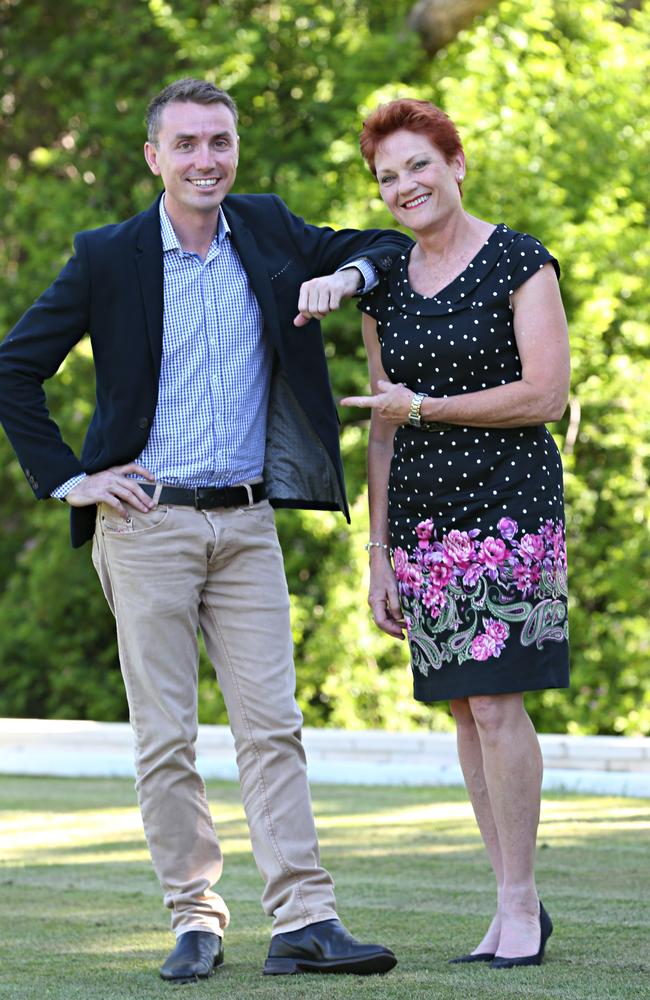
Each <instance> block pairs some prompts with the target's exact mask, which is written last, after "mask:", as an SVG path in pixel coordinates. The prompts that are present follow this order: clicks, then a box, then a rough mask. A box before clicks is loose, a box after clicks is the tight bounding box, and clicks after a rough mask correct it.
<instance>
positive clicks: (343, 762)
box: [0, 719, 650, 798]
mask: <svg viewBox="0 0 650 1000" xmlns="http://www.w3.org/2000/svg"><path fill="white" fill-rule="evenodd" d="M303 741H304V744H305V749H306V752H307V761H308V767H309V777H310V780H311V781H312V782H313V783H332V784H370V785H411V786H417V785H462V784H463V779H462V774H461V771H460V767H459V766H458V760H457V756H456V741H455V736H454V734H453V733H429V732H420V733H417V732H415V733H392V732H384V731H380V730H361V731H352V732H350V731H347V730H340V729H310V728H307V729H305V730H304V731H303ZM540 743H541V746H542V753H543V756H544V769H545V774H544V788H545V789H546V790H549V791H550V790H565V791H571V792H582V793H591V794H597V795H626V796H635V797H636V796H639V797H648V798H650V739H647V738H644V737H636V738H627V737H618V736H567V735H552V734H542V735H541V736H540ZM197 763H198V768H199V770H200V772H201V774H202V775H203V777H204V778H221V779H226V780H232V781H236V780H237V767H236V763H235V751H234V747H233V741H232V736H231V733H230V730H229V729H228V727H227V726H201V727H200V729H199V739H198V741H197ZM0 773H3V774H16V775H21V774H22V775H51V776H65V777H96V776H97V777H133V776H134V769H133V738H132V733H131V728H130V726H129V725H128V724H127V723H119V722H82V721H76V720H70V721H67V720H60V719H54V720H52V719H49V720H48V719H0Z"/></svg>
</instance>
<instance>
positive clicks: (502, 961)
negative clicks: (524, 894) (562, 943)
mask: <svg viewBox="0 0 650 1000" xmlns="http://www.w3.org/2000/svg"><path fill="white" fill-rule="evenodd" d="M539 931H540V939H539V951H538V952H537V954H536V955H522V956H521V958H504V957H503V956H501V955H497V956H496V957H495V959H494V961H493V962H490V968H491V969H514V968H515V966H518V965H541V964H542V959H543V958H544V949H545V948H546V942H547V941H548V939H549V938H550V936H551V934H552V933H553V921H552V920H551V918H550V917H549V915H548V913H547V912H546V910H545V909H544V906H543V904H542V901H541V899H540V901H539Z"/></svg>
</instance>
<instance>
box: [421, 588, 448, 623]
mask: <svg viewBox="0 0 650 1000" xmlns="http://www.w3.org/2000/svg"><path fill="white" fill-rule="evenodd" d="M422 603H423V604H424V606H425V608H428V610H429V612H430V613H431V617H432V618H437V617H438V615H439V614H440V609H441V608H444V606H445V604H446V603H447V598H446V597H445V595H444V594H443V593H442V591H441V590H440V589H439V588H437V587H427V589H426V590H425V592H424V594H423V595H422Z"/></svg>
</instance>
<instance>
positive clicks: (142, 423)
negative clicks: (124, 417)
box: [138, 417, 149, 430]
mask: <svg viewBox="0 0 650 1000" xmlns="http://www.w3.org/2000/svg"><path fill="white" fill-rule="evenodd" d="M148 426H149V420H148V418H147V417H140V419H139V420H138V427H141V428H142V429H143V430H144V428H145V427H148Z"/></svg>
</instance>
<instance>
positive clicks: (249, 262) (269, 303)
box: [221, 202, 281, 348]
mask: <svg viewBox="0 0 650 1000" xmlns="http://www.w3.org/2000/svg"><path fill="white" fill-rule="evenodd" d="M221 207H222V208H223V211H224V214H225V216H226V219H227V220H228V225H229V226H230V235H231V237H232V241H233V243H234V245H235V248H236V250H237V253H238V254H239V256H240V258H241V262H242V264H243V265H244V270H245V271H246V273H247V275H248V279H249V281H250V283H251V287H252V289H253V292H254V293H255V298H256V299H257V303H258V305H259V307H260V309H261V311H262V316H263V317H264V326H265V328H266V329H267V330H268V332H269V333H270V335H271V337H272V339H273V342H274V344H275V346H276V347H277V348H280V346H281V344H280V324H279V320H278V311H277V307H276V304H275V297H274V295H273V288H272V286H271V279H270V277H269V272H268V269H267V266H266V262H265V260H264V258H263V257H262V255H261V253H260V251H259V249H258V246H257V241H256V240H255V237H254V236H253V234H252V233H251V231H250V229H248V227H247V226H246V225H245V223H244V222H243V221H242V219H241V217H240V216H239V215H238V214H237V212H236V211H234V210H233V209H232V208H231V206H230V205H227V204H226V203H225V202H224V203H223V204H222V206H221Z"/></svg>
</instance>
